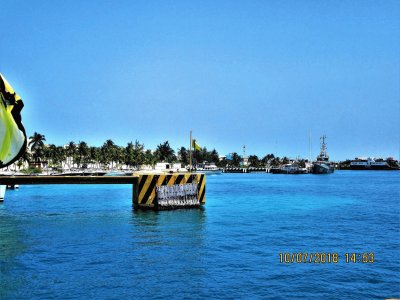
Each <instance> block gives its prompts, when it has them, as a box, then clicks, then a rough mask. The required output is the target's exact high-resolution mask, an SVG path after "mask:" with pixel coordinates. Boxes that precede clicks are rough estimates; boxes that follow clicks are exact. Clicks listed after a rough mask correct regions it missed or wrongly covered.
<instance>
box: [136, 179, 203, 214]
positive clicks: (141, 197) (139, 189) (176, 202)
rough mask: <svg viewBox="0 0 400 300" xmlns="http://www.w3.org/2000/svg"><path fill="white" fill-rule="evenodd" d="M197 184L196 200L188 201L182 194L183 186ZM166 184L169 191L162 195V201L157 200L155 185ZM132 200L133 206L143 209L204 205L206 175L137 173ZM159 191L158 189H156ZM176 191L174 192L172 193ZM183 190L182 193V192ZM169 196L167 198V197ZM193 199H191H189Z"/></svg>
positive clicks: (158, 196) (190, 186)
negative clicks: (137, 180) (167, 193)
mask: <svg viewBox="0 0 400 300" xmlns="http://www.w3.org/2000/svg"><path fill="white" fill-rule="evenodd" d="M193 184H196V185H197V189H196V191H195V192H196V193H195V195H196V198H197V199H196V200H197V201H195V202H194V201H189V200H187V199H188V198H187V197H185V195H184V190H185V186H187V188H188V190H189V189H191V188H192V187H193ZM160 186H167V187H170V188H166V190H169V191H170V193H169V195H167V200H165V199H166V197H165V195H163V200H165V201H163V202H162V203H161V201H159V198H160V195H158V192H157V187H160ZM133 188H134V191H133V202H134V206H135V208H145V209H155V210H161V209H173V208H181V207H196V206H197V207H198V206H200V205H204V204H205V202H206V196H205V194H206V176H205V174H191V173H188V174H180V173H174V174H139V184H137V185H134V187H133ZM158 191H159V192H160V189H158ZM173 191H176V193H173ZM182 192H183V194H182ZM168 196H169V199H168ZM191 200H193V199H191Z"/></svg>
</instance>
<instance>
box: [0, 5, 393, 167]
mask: <svg viewBox="0 0 400 300" xmlns="http://www.w3.org/2000/svg"><path fill="white" fill-rule="evenodd" d="M399 16H400V1H390V0H385V1H368V0H363V1H355V0H352V1H317V0H315V1H314V0H308V1H301V0H298V1H272V0H270V1H264V0H262V1H255V0H254V1H251V0H242V1H223V0H220V1H178V0H174V1H149V0H146V1H122V0H115V1H101V0H98V1H90V0H88V1H78V0H69V1H65V0H63V1H58V0H52V1H40V0H37V1H27V0H26V1H19V0H2V4H1V10H0V17H1V20H2V26H1V28H0V33H1V39H0V43H1V45H0V46H1V47H0V72H1V73H2V74H3V75H4V76H5V78H6V79H7V80H8V81H9V82H10V84H11V85H12V86H13V87H14V89H15V90H16V92H17V93H18V94H19V95H20V96H21V97H22V99H23V101H24V104H25V107H24V109H23V111H22V118H23V122H24V125H25V128H26V130H27V133H28V135H32V134H33V132H35V131H36V132H39V133H41V134H44V135H45V136H46V140H47V142H48V143H54V144H58V145H61V144H66V143H68V142H69V141H75V142H79V141H86V142H87V143H88V144H91V145H96V146H100V145H102V144H103V142H104V141H105V140H107V139H112V140H113V141H114V142H115V143H116V144H118V145H121V146H123V145H126V144H127V143H128V142H130V141H135V140H136V139H137V140H139V141H140V142H142V143H144V144H145V146H146V148H149V149H155V147H156V146H157V145H158V144H160V143H162V142H164V141H166V140H168V141H169V143H170V144H171V145H172V147H173V148H174V149H177V148H178V147H180V146H186V147H188V146H189V132H190V130H191V129H192V130H193V136H194V137H195V138H196V139H197V140H198V143H199V144H200V145H201V146H205V147H207V148H208V149H213V148H215V149H217V151H218V152H219V153H220V155H224V154H227V153H231V152H238V153H241V152H242V147H243V145H246V153H247V155H249V154H256V155H258V156H260V157H263V156H264V155H265V154H267V153H274V154H275V155H278V156H288V157H297V156H300V157H306V158H308V157H309V154H310V152H309V140H311V144H312V156H313V157H315V156H317V154H318V152H319V137H320V136H321V135H322V134H326V136H327V147H328V153H329V154H330V157H331V159H332V160H342V159H348V158H354V157H356V156H371V157H388V156H393V157H395V158H398V157H399V152H400V150H399V149H400V17H399ZM310 137H311V139H310Z"/></svg>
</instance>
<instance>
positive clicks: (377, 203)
mask: <svg viewBox="0 0 400 300" xmlns="http://www.w3.org/2000/svg"><path fill="white" fill-rule="evenodd" d="M399 175H400V172H384V171H382V172H368V171H364V172H363V171H359V172H357V171H338V172H335V173H334V174H329V175H272V174H223V175H217V176H208V177H207V195H206V196H207V204H206V206H205V209H204V210H180V211H165V212H158V213H157V212H151V211H148V212H141V211H138V212H135V211H133V210H132V205H131V187H130V186H110V185H84V186H75V185H74V186H68V185H59V186H21V187H20V189H19V190H15V191H7V194H6V201H5V202H4V203H3V204H0V279H1V280H0V299H16V298H25V299H27V298H29V299H39V298H40V299H55V298H57V299H75V298H91V299H117V298H118V299H119V298H160V299H161V298H178V299H180V298H191V299H192V298H194V299H196V298H197V299H200V298H201V299H203V298H213V299H214V298H215V299H218V298H219V299H226V298H235V299H253V298H259V299H261V298H262V299H292V298H303V299H322V298H326V299H384V298H390V297H400V194H399V190H400V189H399V187H400V181H399V179H400V176H399ZM285 252H289V253H298V252H303V253H305V252H308V253H312V252H313V253H315V252H326V253H338V255H339V262H338V263H337V264H333V263H325V264H321V263H319V264H318V263H288V264H285V263H280V257H279V253H285ZM346 252H358V253H363V252H368V253H371V252H373V253H374V254H375V262H374V263H365V264H363V263H346V262H345V253H346Z"/></svg>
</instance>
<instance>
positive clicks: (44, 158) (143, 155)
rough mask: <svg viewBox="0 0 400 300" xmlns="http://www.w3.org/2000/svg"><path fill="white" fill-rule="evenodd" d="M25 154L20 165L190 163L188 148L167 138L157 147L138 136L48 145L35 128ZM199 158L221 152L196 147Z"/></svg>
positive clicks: (131, 165) (207, 157)
mask: <svg viewBox="0 0 400 300" xmlns="http://www.w3.org/2000/svg"><path fill="white" fill-rule="evenodd" d="M29 139H30V141H29V143H28V149H27V152H26V154H25V155H24V156H23V157H22V158H21V159H20V161H19V163H18V164H19V165H22V164H23V162H24V161H28V162H35V163H36V164H39V165H40V164H42V163H45V164H47V165H48V166H51V167H57V168H62V167H64V168H68V169H71V168H87V167H89V166H90V167H92V168H111V169H113V168H116V167H120V166H122V165H125V166H126V167H128V168H138V167H139V166H140V165H154V164H155V163H156V162H181V163H182V164H184V165H187V164H188V163H189V161H188V157H189V151H188V150H186V148H184V147H181V148H179V149H178V151H177V153H178V155H175V151H174V150H173V149H172V148H171V146H170V144H169V142H168V141H165V142H164V143H161V144H159V145H158V146H157V148H156V150H155V151H151V150H149V149H145V146H144V144H142V143H140V142H139V141H138V140H136V141H135V142H129V143H128V144H127V145H126V146H125V147H121V146H118V145H116V144H115V143H114V142H113V141H112V140H111V139H109V140H106V141H105V142H104V144H103V145H102V146H100V147H95V146H89V145H88V144H87V143H86V142H84V141H80V142H78V143H75V142H73V141H71V142H69V143H68V144H67V145H65V146H57V145H54V144H49V145H45V143H44V142H45V141H46V138H45V136H44V135H43V134H39V133H37V132H35V133H34V134H33V135H32V136H31V137H30V138H29ZM196 152H197V156H195V157H198V161H203V160H209V161H213V162H217V161H218V153H217V152H216V150H215V149H214V150H213V151H211V152H208V151H207V149H206V148H203V149H202V150H201V151H196Z"/></svg>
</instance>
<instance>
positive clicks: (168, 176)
mask: <svg viewBox="0 0 400 300" xmlns="http://www.w3.org/2000/svg"><path fill="white" fill-rule="evenodd" d="M172 177H173V175H167V183H166V185H168V183H169V181H170V180H171V178H172ZM172 184H174V183H172Z"/></svg>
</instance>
